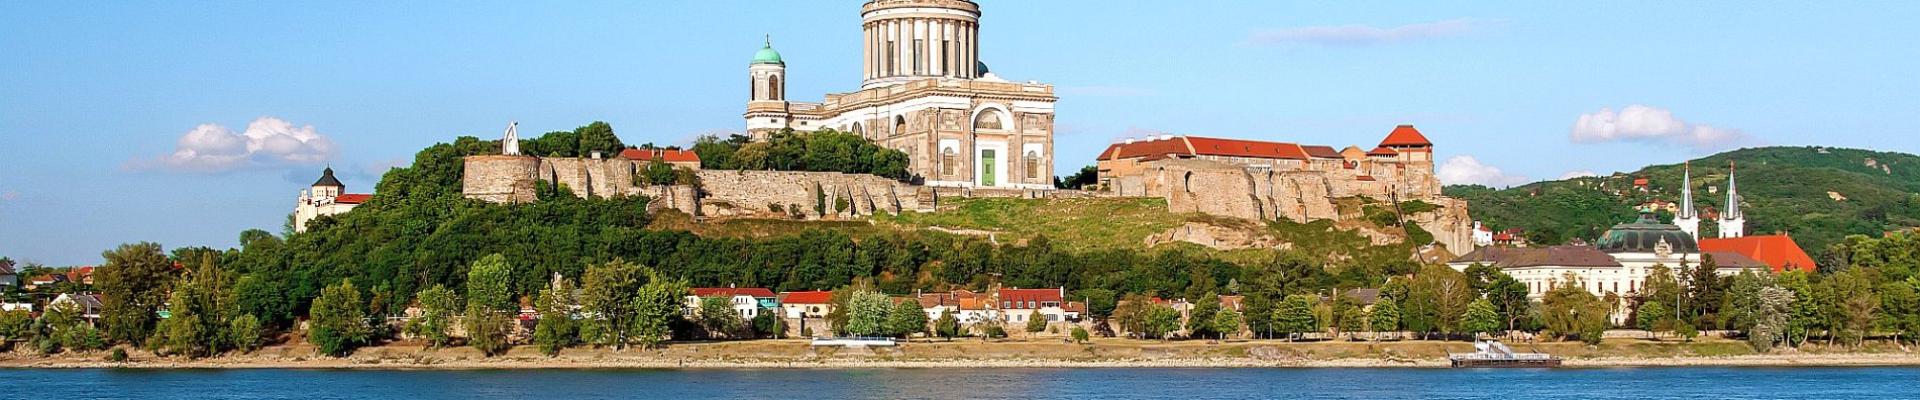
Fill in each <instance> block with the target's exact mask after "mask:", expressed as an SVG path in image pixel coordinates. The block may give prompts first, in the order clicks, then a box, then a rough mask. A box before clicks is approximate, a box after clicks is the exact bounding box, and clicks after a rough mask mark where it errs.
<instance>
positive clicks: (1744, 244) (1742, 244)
mask: <svg viewBox="0 0 1920 400" xmlns="http://www.w3.org/2000/svg"><path fill="white" fill-rule="evenodd" d="M1700 249H1701V250H1705V251H1728V252H1734V253H1739V254H1740V255H1743V256H1746V257H1748V258H1752V259H1754V260H1758V261H1760V262H1763V263H1766V264H1767V265H1768V266H1769V267H1772V268H1773V272H1781V271H1785V270H1787V269H1788V268H1792V269H1798V270H1801V271H1807V272H1812V271H1813V270H1814V269H1815V268H1817V266H1815V264H1814V262H1813V257H1809V256H1807V252H1806V250H1802V249H1801V248H1800V244H1799V243H1796V242H1794V241H1793V238H1792V237H1789V236H1787V235H1757V236H1747V237H1737V238H1728V239H1700ZM1715 261H1716V262H1718V261H1719V260H1718V259H1717V258H1716V259H1715Z"/></svg>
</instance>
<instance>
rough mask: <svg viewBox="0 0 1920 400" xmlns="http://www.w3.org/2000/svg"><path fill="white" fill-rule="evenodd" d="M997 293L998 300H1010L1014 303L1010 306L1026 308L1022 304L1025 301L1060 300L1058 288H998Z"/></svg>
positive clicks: (1056, 301)
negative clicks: (998, 295)
mask: <svg viewBox="0 0 1920 400" xmlns="http://www.w3.org/2000/svg"><path fill="white" fill-rule="evenodd" d="M999 294H1000V301H1002V302H1008V301H1011V302H1013V304H1015V306H1014V307H1012V308H1028V307H1026V306H1025V305H1024V304H1023V302H1026V301H1035V302H1049V301H1051V302H1055V303H1058V302H1060V301H1061V299H1060V289H1000V292H999Z"/></svg>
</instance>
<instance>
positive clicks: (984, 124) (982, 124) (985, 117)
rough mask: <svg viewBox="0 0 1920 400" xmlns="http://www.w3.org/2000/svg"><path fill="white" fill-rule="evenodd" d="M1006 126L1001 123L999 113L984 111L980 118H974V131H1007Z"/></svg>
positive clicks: (981, 112)
mask: <svg viewBox="0 0 1920 400" xmlns="http://www.w3.org/2000/svg"><path fill="white" fill-rule="evenodd" d="M1004 126H1005V125H1004V124H1001V123H1000V112H999V111H995V110H990V109H989V110H983V111H980V115H979V116H975V117H973V128H974V129H995V130H998V129H1006V128H1004Z"/></svg>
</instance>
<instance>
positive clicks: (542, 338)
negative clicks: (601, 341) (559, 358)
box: [533, 274, 580, 356]
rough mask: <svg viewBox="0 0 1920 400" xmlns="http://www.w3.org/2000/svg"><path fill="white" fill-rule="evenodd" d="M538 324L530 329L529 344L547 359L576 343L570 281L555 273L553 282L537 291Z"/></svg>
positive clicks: (576, 329)
mask: <svg viewBox="0 0 1920 400" xmlns="http://www.w3.org/2000/svg"><path fill="white" fill-rule="evenodd" d="M535 303H536V305H535V306H536V307H538V308H539V310H540V321H539V322H537V323H535V324H534V326H533V343H534V344H535V345H538V346H540V352H541V353H545V354H546V355H547V356H555V355H559V354H560V350H561V349H565V348H567V347H568V346H572V345H574V344H575V343H579V342H580V332H579V324H578V323H577V322H575V321H574V320H573V305H574V301H573V281H570V280H567V278H564V277H561V276H559V275H558V274H555V275H554V277H553V283H552V285H551V286H549V287H548V288H546V289H543V290H541V291H540V298H539V300H537V301H536V302H535Z"/></svg>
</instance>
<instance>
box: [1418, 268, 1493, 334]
mask: <svg viewBox="0 0 1920 400" xmlns="http://www.w3.org/2000/svg"><path fill="white" fill-rule="evenodd" d="M1474 294H1475V293H1474V291H1473V288H1472V287H1470V286H1469V284H1468V282H1467V277H1466V275H1465V274H1462V273H1460V272H1459V271H1454V270H1453V268H1450V267H1447V266H1445V265H1433V266H1428V267H1426V268H1422V269H1421V270H1420V272H1419V273H1418V274H1416V275H1414V277H1413V282H1412V284H1411V285H1409V286H1408V292H1407V301H1406V302H1405V303H1403V304H1401V305H1402V306H1403V307H1405V309H1404V310H1403V311H1404V313H1405V314H1407V315H1406V316H1405V317H1403V319H1405V321H1404V322H1405V323H1406V324H1407V328H1409V329H1413V330H1416V331H1421V332H1432V331H1438V332H1448V333H1451V332H1455V331H1458V330H1459V329H1460V318H1461V317H1462V316H1464V315H1466V312H1467V304H1468V303H1472V302H1473V296H1474Z"/></svg>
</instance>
